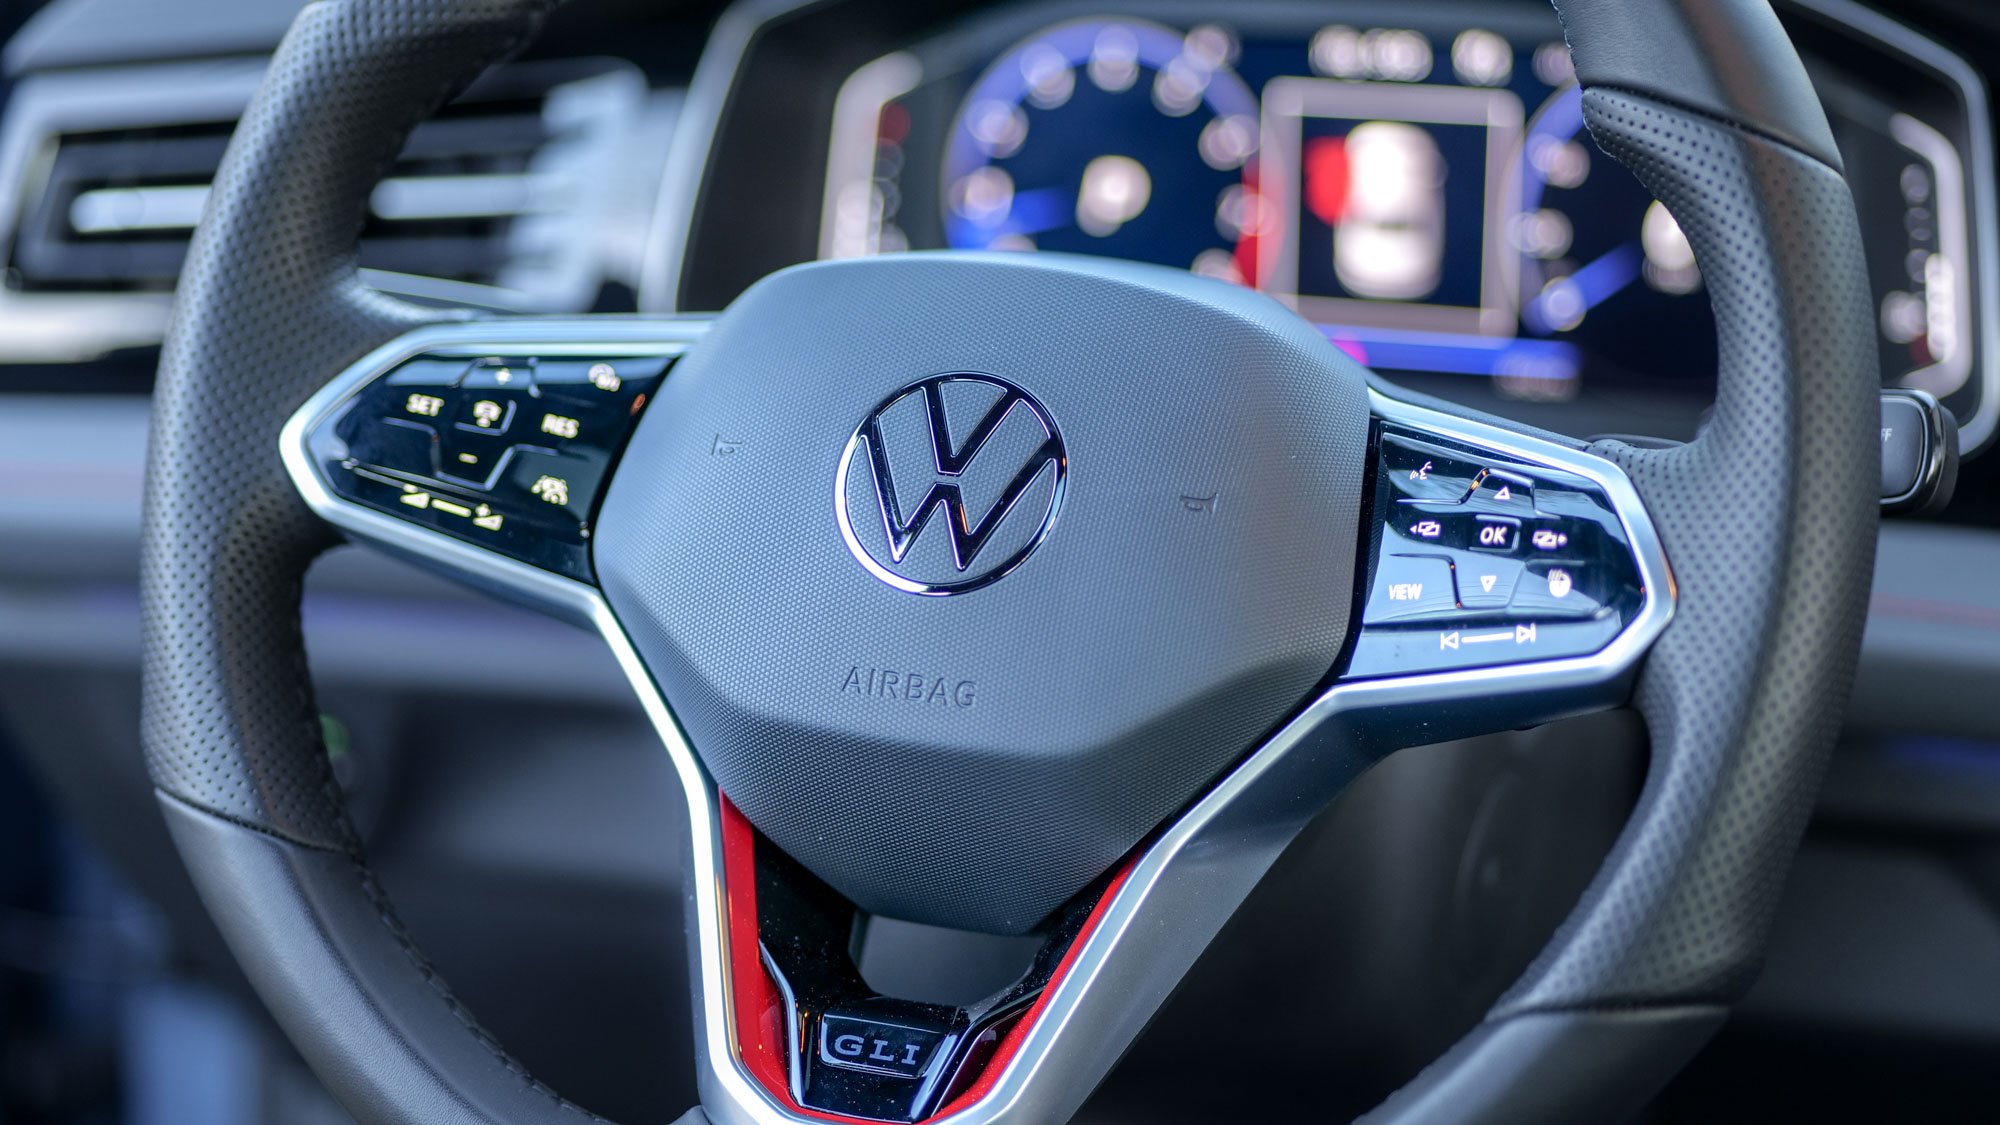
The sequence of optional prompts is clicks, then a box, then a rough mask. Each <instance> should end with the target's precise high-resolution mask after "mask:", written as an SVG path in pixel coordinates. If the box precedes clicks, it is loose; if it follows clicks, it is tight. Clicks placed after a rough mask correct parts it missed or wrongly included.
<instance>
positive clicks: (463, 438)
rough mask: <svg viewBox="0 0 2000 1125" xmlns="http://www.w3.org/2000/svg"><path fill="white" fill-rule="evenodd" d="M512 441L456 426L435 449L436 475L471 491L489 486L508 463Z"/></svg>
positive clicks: (512, 447)
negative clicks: (436, 455)
mask: <svg viewBox="0 0 2000 1125" xmlns="http://www.w3.org/2000/svg"><path fill="white" fill-rule="evenodd" d="M513 450H514V444H513V442H511V441H509V440H508V439H506V438H504V437H501V436H500V435H498V434H485V433H473V432H469V431H467V430H466V429H465V428H464V427H455V428H454V429H453V430H452V431H451V432H449V433H447V434H446V435H445V437H444V439H443V440H442V441H441V442H440V443H439V447H438V475H439V476H441V477H445V478H447V479H450V480H456V481H459V482H461V483H464V484H468V485H471V486H472V487H474V488H482V489H483V488H487V487H490V486H491V484H492V481H493V474H494V473H495V472H497V471H499V469H500V468H501V467H502V466H504V465H505V464H506V463H507V457H508V455H509V454H510V453H512V452H513Z"/></svg>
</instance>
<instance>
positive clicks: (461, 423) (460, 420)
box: [452, 390, 530, 434]
mask: <svg viewBox="0 0 2000 1125" xmlns="http://www.w3.org/2000/svg"><path fill="white" fill-rule="evenodd" d="M529 397H530V396H529V395H528V394H527V393H525V392H520V391H473V390H460V392H459V395H458V409H457V411H456V412H454V414H453V416H452V422H453V424H454V425H455V426H456V427H457V428H458V429H461V430H464V431H466V432H468V433H477V434H504V433H506V432H507V431H508V430H509V429H510V428H511V427H512V426H513V424H514V415H515V414H516V413H517V412H518V411H519V410H520V408H521V406H522V405H523V403H522V401H521V400H523V399H527V398H529Z"/></svg>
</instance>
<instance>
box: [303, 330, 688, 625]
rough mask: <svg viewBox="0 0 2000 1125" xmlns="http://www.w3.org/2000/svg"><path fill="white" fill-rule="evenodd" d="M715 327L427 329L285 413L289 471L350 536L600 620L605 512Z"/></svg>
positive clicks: (584, 619)
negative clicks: (629, 445)
mask: <svg viewBox="0 0 2000 1125" xmlns="http://www.w3.org/2000/svg"><path fill="white" fill-rule="evenodd" d="M708 324H709V321H708V320H707V319H706V318H699V317H686V318H677V319H640V318H626V317H582V318H571V319H555V318H541V317H533V318H515V319H486V320H477V321H453V322H445V323H441V324H433V325H429V326H426V327H423V328H419V329H417V330H415V331H412V332H409V333H406V334H404V335H402V336H398V337H396V338H395V339H394V340H392V341H390V342H389V343H387V344H385V345H383V346H382V347H380V348H377V349H375V350H374V351H372V352H370V353H369V354H368V355H366V356H364V357H363V358H362V359H360V360H359V361H358V362H356V363H354V364H353V365H352V366H350V367H349V368H347V369H346V370H345V371H343V372H341V373H340V374H339V375H338V376H336V377H335V378H334V379H333V380H332V381H330V382H329V383H327V385H326V386H325V387H324V388H323V389H322V390H321V391H319V392H318V393H317V394H315V395H314V396H313V397H312V398H311V399H310V400H308V401H307V402H306V404H305V405H304V406H303V407H301V408H300V410H299V411H298V412H297V413H296V414H294V415H293V416H292V418H291V420H290V422H289V423H288V424H287V425H286V427H285V429H284V431H283V433H282V435H281V437H280V447H281V452H282V454H283V456H284V461H285V467H286V470H287V471H288V472H289V474H290V475H291V477H292V481H293V483H294V484H295V485H296V486H297V487H298V489H299V493H300V495H301V496H303V497H304V498H305V500H306V502H307V503H308V504H309V505H311V506H312V508H313V510H314V511H315V512H317V513H318V514H319V515H320V516H322V517H323V518H325V519H326V520H327V521H328V522H330V523H332V524H334V525H335V526H336V527H339V528H341V529H342V530H343V531H345V532H346V533H347V534H348V535H350V536H352V537H354V538H356V539H358V540H362V541H366V542H369V543H372V544H374V545H376V546H379V547H382V548H385V549H387V550H390V551H392V552H395V553H397V554H400V555H403V556H405V557H408V558H412V559H414V560H416V561H418V562H420V563H422V564H423V565H425V566H428V567H430V568H432V569H435V570H439V571H442V572H443V573H445V574H447V575H449V576H452V577H456V578H459V579H461V580H464V581H466V582H468V583H470V584H473V585H476V586H479V587H481V588H484V589H486V590H488V591H490V592H492V593H496V594H499V595H501V596H503V597H507V598H509V599H511V600H514V601H518V602H521V603H524V604H527V605H530V606H533V607H535V608H538V609H542V610H544V611H547V612H551V613H554V614H556V615H558V616H561V617H565V618H567V619H570V620H572V621H575V622H577V623H579V624H585V625H590V624H593V623H594V622H593V619H592V618H593V615H592V612H591V605H592V603H593V602H594V601H596V600H597V598H596V593H595V579H594V573H593V571H592V568H591V564H590V541H591V536H592V534H593V532H594V522H595V519H596V515H597V505H598V502H599V501H600V500H601V499H602V498H603V495H604V492H605V489H606V487H607V486H608V485H609V484H610V481H611V475H612V471H613V470H614V469H615V467H616V465H617V462H618V457H619V455H620V454H621V453H622V452H623V451H624V447H625V443H626V441H627V440H628V439H629V438H630V436H631V432H632V428H633V426H634V425H635V424H636V423H637V421H638V418H639V416H640V415H641V413H642V412H643V411H644V409H645V407H646V406H647V405H648V404H649V403H650V402H651V400H652V399H653V397H654V396H655V395H656V394H657V391H658V387H659V384H660V381H661V379H662V378H663V377H664V376H665V374H666V372H667V370H668V369H669V368H671V367H672V365H673V363H674V361H675V360H676V359H678V358H679V357H680V355H681V354H682V353H683V352H685V351H686V350H687V348H688V347H689V346H690V345H691V344H692V343H694V341H696V340H699V339H700V338H701V336H702V334H703V333H704V332H705V331H706V330H707V327H708ZM718 448H720V446H718Z"/></svg>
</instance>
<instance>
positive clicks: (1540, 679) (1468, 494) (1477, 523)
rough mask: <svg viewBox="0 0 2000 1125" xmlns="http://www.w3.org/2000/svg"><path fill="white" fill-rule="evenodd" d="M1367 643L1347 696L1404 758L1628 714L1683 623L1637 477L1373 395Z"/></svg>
mask: <svg viewBox="0 0 2000 1125" xmlns="http://www.w3.org/2000/svg"><path fill="white" fill-rule="evenodd" d="M1370 408H1371V412H1372V413H1373V415H1374V418H1375V423H1374V441H1373V444H1372V447H1371V448H1372V456H1373V457H1374V471H1373V478H1372V481H1371V490H1372V496H1371V514H1370V520H1371V532H1372V534H1371V536H1370V538H1369V539H1368V541H1367V542H1368V546H1367V553H1368V556H1369V557H1368V559H1367V561H1366V565H1365V568H1364V571H1363V573H1364V574H1365V575H1366V577H1365V580H1364V581H1363V582H1362V583H1361V589H1360V592H1359V597H1360V602H1361V604H1360V607H1359V612H1358V614H1357V616H1358V619H1359V622H1360V628H1359V629H1358V631H1357V633H1356V635H1355V637H1354V639H1353V644H1352V648H1351V650H1350V651H1349V653H1348V654H1347V656H1346V658H1345V661H1344V663H1343V666H1342V669H1341V673H1340V683H1339V684H1338V685H1337V687H1336V689H1335V691H1334V692H1332V693H1329V694H1330V695H1337V694H1340V693H1343V692H1344V693H1346V695H1345V697H1344V698H1347V699H1350V700H1352V702H1351V703H1350V704H1349V705H1348V708H1347V709H1348V710H1360V711H1365V712H1367V713H1369V715H1370V718H1369V719H1368V721H1367V723H1366V724H1365V727H1366V728H1367V730H1368V733H1369V737H1370V738H1371V740H1373V741H1374V742H1375V743H1376V744H1377V745H1380V746H1383V747H1385V748H1393V747H1395V746H1399V745H1408V744H1413V743H1431V742H1437V741H1441V740H1443V739H1446V738H1461V737H1467V736H1469V735H1473V734H1479V733H1485V732H1489V731H1494V730H1505V729H1511V728H1516V727H1523V726H1530V725H1533V724H1536V723H1540V722H1546V721H1548V720H1550V719H1554V718H1559V717H1561V716H1562V715H1564V714H1568V713H1573V712H1574V711H1575V710H1577V709H1589V708H1593V707H1602V706H1606V705H1608V704H1611V703H1615V702H1618V701H1621V700H1622V699H1623V698H1624V696H1625V694H1626V692H1627V690H1628V687H1629V683H1630V680H1631V677H1632V674H1633V673H1634V672H1635V670H1636V668H1637V666H1638V662H1639V658H1640V657H1641V656H1643V654H1644V653H1645V652H1646V650H1647V649H1648V648H1649V647H1650V646H1651V645H1652V643H1653V641H1654V640H1655V639H1657V638H1658V637H1659V635H1660V632H1661V631H1662V630H1663V629H1664V628H1665V627H1666V625H1667V622H1668V621H1669V620H1670V619H1671V618H1672V616H1673V609H1674V586H1673V578H1672V574H1671V571H1670V569H1669V567H1668V564H1667V558H1666V553H1665V550H1664V548H1663V547H1662V545H1661V541H1660V536H1659V533H1658V531H1657V530H1656V529H1655V527H1654V524H1653V520H1652V518H1651V516H1650V515H1649V514H1648V512H1647V510H1646V506H1645V504H1644V503H1643V502H1642V501H1641V500H1640V497H1639V495H1638V493H1637V491H1636V490H1635V489H1634V488H1633V486H1632V483H1631V481H1630V480H1629V479H1628V478H1627V477H1626V475H1625V473H1624V472H1623V471H1622V470H1621V469H1619V468H1618V467H1617V466H1616V465H1615V464H1613V463H1612V462H1610V461H1608V460H1606V459H1604V458H1602V457H1599V456H1596V455H1594V454H1592V453H1589V452H1587V451H1585V450H1584V449H1582V448H1581V447H1580V446H1578V445H1577V444H1573V443H1570V442H1568V441H1566V440H1564V439H1559V438H1556V437H1555V436H1554V435H1547V434H1541V435H1537V434H1531V433H1527V432H1524V431H1522V430H1521V429H1518V428H1515V427H1511V426H1507V425H1505V424H1502V423H1499V422H1498V421H1497V420H1494V419H1477V418H1471V417H1466V416H1464V415H1461V414H1458V413H1446V412H1444V411H1441V410H1438V409H1433V408H1430V407H1426V406H1422V405H1418V404H1415V403H1411V402H1408V401H1405V400H1403V399H1400V398H1396V397H1392V395H1391V394H1385V393H1383V392H1381V391H1380V390H1373V391H1371V393H1370Z"/></svg>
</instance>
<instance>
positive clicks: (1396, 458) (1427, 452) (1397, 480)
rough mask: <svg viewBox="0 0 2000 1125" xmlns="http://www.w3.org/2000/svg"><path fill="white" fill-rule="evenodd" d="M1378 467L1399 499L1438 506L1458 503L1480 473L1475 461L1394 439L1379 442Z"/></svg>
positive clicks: (1437, 449)
mask: <svg viewBox="0 0 2000 1125" xmlns="http://www.w3.org/2000/svg"><path fill="white" fill-rule="evenodd" d="M1382 464H1383V468H1384V470H1385V472H1386V473H1387V474H1388V480H1389V484H1390V486H1391V487H1392V488H1393V489H1394V490H1395V493H1396V496H1397V497H1398V498H1399V499H1403V500H1411V501H1427V502H1432V503H1441V504H1457V503H1460V502H1462V501H1463V500H1464V499H1465V498H1466V496H1467V495H1469V494H1470V493H1471V492H1472V482H1473V480H1474V478H1476V477H1478V476H1479V474H1480V473H1481V472H1482V471H1483V470H1482V467H1481V466H1480V465H1479V463H1478V462H1476V461H1470V460H1467V459H1465V458H1463V457H1461V456H1457V455H1454V454H1452V453H1451V452H1449V451H1447V450H1444V449H1441V448H1439V447H1437V446H1433V445H1429V444H1426V443H1424V442H1419V441H1413V440H1411V439H1409V438H1403V437H1394V436H1385V437H1384V438H1383V439H1382Z"/></svg>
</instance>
